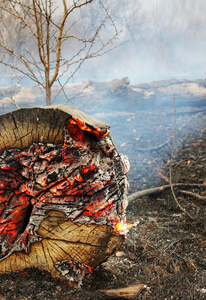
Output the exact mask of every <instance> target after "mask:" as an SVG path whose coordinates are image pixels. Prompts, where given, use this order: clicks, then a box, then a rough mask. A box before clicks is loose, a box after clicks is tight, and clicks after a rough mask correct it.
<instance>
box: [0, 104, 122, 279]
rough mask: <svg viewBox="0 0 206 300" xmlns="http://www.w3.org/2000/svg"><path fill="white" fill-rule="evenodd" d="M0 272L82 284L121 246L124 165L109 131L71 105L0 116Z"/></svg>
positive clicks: (105, 126) (103, 125)
mask: <svg viewBox="0 0 206 300" xmlns="http://www.w3.org/2000/svg"><path fill="white" fill-rule="evenodd" d="M0 151H1V152H0V153H1V156H0V242H1V244H0V273H3V272H10V271H21V270H23V269H25V268H30V267H37V268H39V269H42V270H46V271H49V272H50V273H51V274H52V275H53V276H56V277H62V276H64V277H66V278H67V279H68V280H70V281H81V280H82V277H83V275H84V274H86V273H90V272H91V271H92V270H93V269H94V268H95V267H96V266H97V265H99V264H100V263H101V262H102V261H104V260H105V259H106V258H107V257H108V256H109V255H111V254H112V253H113V252H114V250H115V249H117V248H118V247H120V245H121V244H122V242H123V238H124V234H125V226H126V225H125V224H126V219H125V209H126V205H127V198H126V196H127V190H128V181H127V176H126V175H125V174H126V172H127V171H128V163H127V162H128V161H127V159H126V158H125V157H123V155H121V154H119V153H118V152H117V150H116V148H115V146H114V144H113V141H112V139H111V137H110V135H109V131H108V126H107V125H106V124H105V123H102V122H100V121H98V120H96V119H94V118H92V117H90V116H88V115H86V114H84V113H83V112H81V111H79V110H76V109H74V108H72V107H71V106H66V105H65V106H64V105H61V106H53V107H48V108H32V109H20V110H17V111H15V112H12V113H9V114H5V115H2V116H0Z"/></svg>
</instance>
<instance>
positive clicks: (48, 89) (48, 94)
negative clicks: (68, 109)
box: [45, 68, 51, 105]
mask: <svg viewBox="0 0 206 300" xmlns="http://www.w3.org/2000/svg"><path fill="white" fill-rule="evenodd" d="M45 80H46V105H51V84H50V80H49V68H45Z"/></svg>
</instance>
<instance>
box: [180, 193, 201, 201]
mask: <svg viewBox="0 0 206 300" xmlns="http://www.w3.org/2000/svg"><path fill="white" fill-rule="evenodd" d="M180 192H181V193H183V194H186V195H189V196H192V197H194V198H196V199H197V200H200V201H203V202H206V197H204V196H200V195H198V194H196V193H193V192H190V191H184V190H180Z"/></svg>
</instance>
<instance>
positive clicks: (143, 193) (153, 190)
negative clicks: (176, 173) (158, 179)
mask: <svg viewBox="0 0 206 300" xmlns="http://www.w3.org/2000/svg"><path fill="white" fill-rule="evenodd" d="M172 186H173V187H178V186H190V187H202V186H204V184H201V183H174V184H172ZM170 188H171V185H170V184H167V185H162V186H158V187H154V188H151V189H146V190H143V191H139V192H135V193H133V194H131V195H129V196H128V197H127V200H128V203H131V202H132V201H134V200H137V199H138V198H142V197H144V196H151V195H154V194H159V193H162V192H163V191H165V190H167V189H170Z"/></svg>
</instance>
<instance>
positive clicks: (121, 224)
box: [116, 221, 132, 235]
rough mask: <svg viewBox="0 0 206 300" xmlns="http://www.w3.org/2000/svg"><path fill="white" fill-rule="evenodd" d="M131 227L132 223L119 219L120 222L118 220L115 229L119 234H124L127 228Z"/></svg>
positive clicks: (127, 230)
mask: <svg viewBox="0 0 206 300" xmlns="http://www.w3.org/2000/svg"><path fill="white" fill-rule="evenodd" d="M131 228H132V224H131V223H129V222H124V221H121V222H118V223H117V224H116V230H117V231H118V232H119V233H120V234H124V235H126V234H127V233H128V232H129V230H130V229H131Z"/></svg>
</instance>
